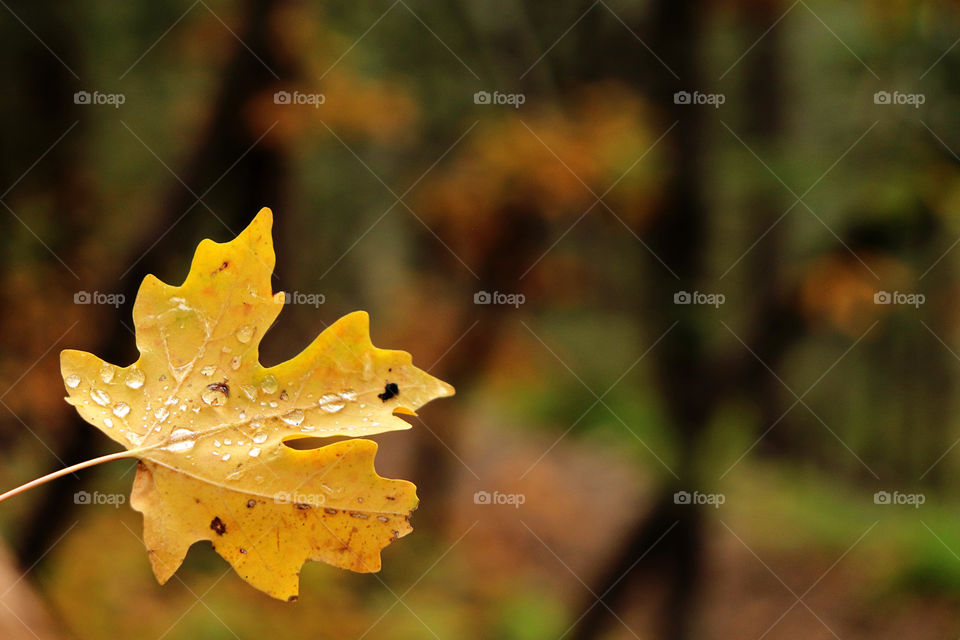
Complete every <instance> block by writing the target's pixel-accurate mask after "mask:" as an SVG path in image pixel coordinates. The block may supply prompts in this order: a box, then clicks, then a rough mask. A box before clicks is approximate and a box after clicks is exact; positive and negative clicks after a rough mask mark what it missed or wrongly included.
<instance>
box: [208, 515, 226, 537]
mask: <svg viewBox="0 0 960 640" xmlns="http://www.w3.org/2000/svg"><path fill="white" fill-rule="evenodd" d="M210 528H211V529H213V530H214V531H216V532H217V535H218V536H222V535H223V534H225V533H226V532H227V525H225V524H223V520H221V519H220V516H216V517H215V518H214V519H213V520H211V521H210Z"/></svg>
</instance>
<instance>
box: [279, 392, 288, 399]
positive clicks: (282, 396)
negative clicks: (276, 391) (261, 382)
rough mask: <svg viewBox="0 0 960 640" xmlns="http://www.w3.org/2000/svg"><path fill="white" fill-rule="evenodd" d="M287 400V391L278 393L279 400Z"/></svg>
mask: <svg viewBox="0 0 960 640" xmlns="http://www.w3.org/2000/svg"><path fill="white" fill-rule="evenodd" d="M287 398H288V396H287V390H286V389H284V390H283V391H281V392H280V399H281V400H286V399H287Z"/></svg>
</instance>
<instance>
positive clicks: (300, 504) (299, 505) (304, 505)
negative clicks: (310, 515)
mask: <svg viewBox="0 0 960 640" xmlns="http://www.w3.org/2000/svg"><path fill="white" fill-rule="evenodd" d="M293 506H294V507H296V508H297V509H300V510H301V511H306V510H307V509H313V507H311V506H310V505H308V504H307V503H305V502H295V503H294V505H293Z"/></svg>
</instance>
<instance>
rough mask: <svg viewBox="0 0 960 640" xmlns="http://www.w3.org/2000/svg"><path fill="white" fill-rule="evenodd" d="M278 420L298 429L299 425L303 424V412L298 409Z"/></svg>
mask: <svg viewBox="0 0 960 640" xmlns="http://www.w3.org/2000/svg"><path fill="white" fill-rule="evenodd" d="M280 419H281V420H283V421H284V422H286V423H287V424H289V425H290V426H293V427H299V426H300V423H301V422H303V411H301V410H300V409H294V410H293V411H291V412H290V413H288V414H287V415H285V416H280Z"/></svg>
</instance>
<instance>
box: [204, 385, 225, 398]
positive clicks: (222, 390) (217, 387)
mask: <svg viewBox="0 0 960 640" xmlns="http://www.w3.org/2000/svg"><path fill="white" fill-rule="evenodd" d="M207 389H210V391H217V392H218V393H222V394H223V395H225V396H227V397H228V398H229V397H230V387H229V386H227V383H226V381H224V382H214V383H213V384H208V385H207Z"/></svg>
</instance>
